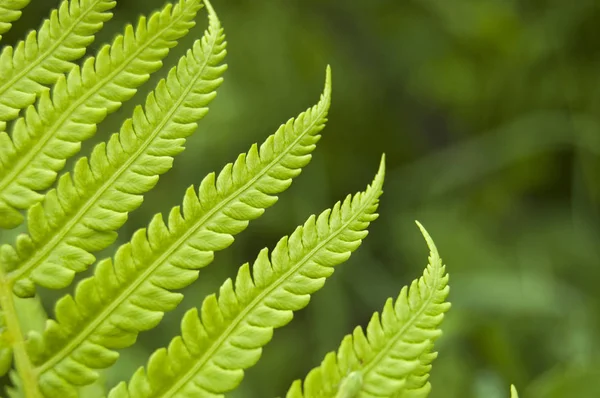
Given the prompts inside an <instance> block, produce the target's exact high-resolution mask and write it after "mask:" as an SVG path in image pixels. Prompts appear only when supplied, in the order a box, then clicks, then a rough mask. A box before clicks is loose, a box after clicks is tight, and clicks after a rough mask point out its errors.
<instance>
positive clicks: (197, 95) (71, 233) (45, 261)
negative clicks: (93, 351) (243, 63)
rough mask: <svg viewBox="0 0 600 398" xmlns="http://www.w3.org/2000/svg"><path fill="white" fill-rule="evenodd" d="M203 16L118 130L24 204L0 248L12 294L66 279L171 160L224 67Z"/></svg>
mask: <svg viewBox="0 0 600 398" xmlns="http://www.w3.org/2000/svg"><path fill="white" fill-rule="evenodd" d="M210 20H211V22H210V25H209V28H208V31H207V32H206V34H205V36H204V38H203V39H202V40H198V41H196V42H195V44H194V45H193V48H192V50H190V51H188V53H187V55H185V56H183V57H182V58H181V59H180V61H179V64H178V66H177V67H175V68H173V69H171V71H170V72H169V75H168V77H167V79H165V80H162V81H160V82H159V84H158V86H157V89H156V90H155V91H154V92H152V93H150V94H149V96H148V98H147V100H146V106H145V111H144V110H143V108H142V107H140V106H138V107H137V108H136V109H135V111H134V114H133V118H131V119H128V120H126V121H125V122H124V124H123V126H122V127H121V130H120V133H119V134H113V136H112V137H111V138H110V139H109V140H108V142H106V143H101V144H98V145H97V146H96V147H95V148H94V150H93V151H92V154H91V156H90V157H89V159H88V158H87V157H84V158H81V159H79V160H78V161H77V163H76V164H75V168H74V172H73V173H72V174H71V173H67V174H64V175H63V176H61V178H60V180H59V182H58V186H57V188H56V189H53V190H51V191H50V192H49V193H48V194H47V195H46V196H45V198H44V201H43V202H41V203H37V204H36V205H34V206H33V207H32V208H31V209H30V210H29V216H28V221H29V234H28V235H27V234H22V235H20V236H19V237H18V238H17V242H16V245H15V246H14V247H12V246H9V245H4V246H3V247H1V248H0V261H2V262H4V264H5V265H6V268H7V269H10V270H12V272H11V273H10V274H9V278H10V279H11V280H13V281H15V293H16V294H17V295H19V296H30V295H32V294H33V293H34V286H35V284H39V285H42V286H44V287H48V288H54V289H57V288H62V287H66V286H68V285H69V284H70V283H71V281H72V279H73V276H74V275H75V273H76V272H81V271H83V270H85V269H87V267H88V266H89V265H91V264H92V263H93V262H94V260H95V257H94V256H93V255H92V254H91V253H92V252H95V251H98V250H101V249H103V248H105V247H107V246H108V245H109V244H111V243H112V242H113V241H114V240H115V239H116V236H117V234H116V232H115V231H116V230H117V229H118V228H119V227H121V225H122V224H123V223H124V222H125V221H126V219H127V214H128V212H130V211H132V210H134V209H136V208H137V207H138V206H139V205H140V204H141V202H142V200H143V196H142V194H143V193H145V192H147V191H148V190H150V189H151V188H152V187H154V185H155V184H156V182H157V181H158V178H159V175H161V174H163V173H165V172H166V171H168V170H169V169H170V168H171V167H172V164H173V157H174V156H175V155H177V154H179V153H180V152H181V151H183V149H184V146H183V145H184V143H185V137H187V136H189V135H190V134H192V133H193V132H194V131H195V130H196V128H197V124H196V122H197V121H198V120H199V119H201V118H203V117H204V115H206V113H207V111H208V109H207V108H206V106H207V105H208V103H209V102H210V101H212V99H213V98H214V97H215V95H216V93H215V90H216V88H217V87H218V86H219V85H220V84H221V82H222V78H221V75H222V74H223V72H224V71H225V69H226V66H225V65H220V63H221V62H222V61H223V59H224V57H225V54H226V51H225V45H226V43H225V41H224V35H223V31H222V29H221V26H220V23H219V21H218V19H217V18H216V15H214V14H211V17H210Z"/></svg>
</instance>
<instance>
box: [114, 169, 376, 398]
mask: <svg viewBox="0 0 600 398" xmlns="http://www.w3.org/2000/svg"><path fill="white" fill-rule="evenodd" d="M383 179H384V161H383V158H382V161H381V165H380V167H379V171H378V173H377V175H376V177H375V179H374V181H373V183H372V184H371V185H370V186H369V187H367V189H366V191H365V192H360V193H358V194H356V195H355V196H354V197H352V196H350V195H348V197H347V198H346V199H345V200H344V202H343V203H340V202H338V203H336V204H335V206H334V207H333V209H329V210H326V211H324V212H323V213H321V214H320V215H319V216H318V217H315V216H314V215H313V216H311V217H310V218H309V219H308V220H307V221H306V222H305V223H304V225H303V226H300V227H298V228H297V229H296V230H295V231H294V233H293V234H292V235H291V236H290V237H289V238H288V237H287V236H286V237H284V238H282V239H281V240H280V241H279V242H278V244H277V246H276V247H275V249H274V250H273V252H272V253H271V258H270V259H269V254H268V249H263V250H262V251H261V252H260V254H259V255H258V258H257V259H256V260H255V262H254V265H253V266H252V272H251V271H250V266H249V264H248V263H246V264H244V265H242V266H241V268H240V269H239V271H238V274H237V277H236V280H235V282H233V281H232V280H231V278H229V279H227V280H226V281H225V283H224V284H223V285H222V286H221V289H220V291H219V298H218V299H217V296H216V295H215V294H212V295H210V296H208V297H206V299H205V300H204V302H203V303H202V307H201V310H200V313H201V315H202V319H200V318H199V316H198V310H197V309H196V308H194V309H192V310H190V311H188V312H187V313H186V314H185V315H184V317H183V320H182V322H181V329H182V334H181V336H178V337H175V338H174V339H173V340H172V341H171V343H170V344H169V348H168V349H165V348H161V349H159V350H158V351H156V352H155V353H154V354H153V355H152V356H151V357H150V359H149V361H148V365H147V372H146V371H145V370H144V368H140V369H138V371H137V372H136V373H135V374H134V375H133V377H132V378H131V380H130V382H129V386H127V384H126V383H121V384H119V385H118V386H117V387H115V388H114V389H113V390H112V391H111V392H110V393H109V398H126V397H127V398H142V397H144V398H150V397H173V396H178V397H179V396H195V397H209V396H210V397H222V396H223V395H222V394H223V393H225V392H227V391H230V390H232V389H234V388H235V387H236V386H237V385H238V384H239V383H240V382H241V380H242V378H243V376H244V369H247V368H249V367H251V366H253V365H254V364H255V363H256V362H257V361H258V359H259V358H260V356H261V353H262V347H263V346H264V345H266V344H267V343H268V342H269V341H270V340H271V337H272V335H273V329H275V328H278V327H282V326H284V325H286V324H287V323H288V322H290V321H291V320H292V318H293V311H297V310H299V309H301V308H304V307H305V306H306V305H307V304H308V302H309V300H310V295H311V294H312V293H314V292H316V291H317V290H319V289H320V288H321V287H323V285H324V284H325V279H326V278H327V277H329V276H330V275H331V274H332V273H333V271H334V268H333V267H335V266H336V265H338V264H340V263H342V262H344V261H346V260H347V259H348V258H349V257H350V254H351V253H352V252H353V251H354V250H356V249H357V248H358V246H360V244H361V242H362V239H364V238H365V237H366V235H367V231H366V229H367V227H368V226H369V224H370V223H371V222H372V221H373V220H375V219H376V218H377V214H376V211H377V207H378V202H379V199H378V198H379V196H380V195H381V193H382V190H381V188H382V184H383ZM234 286H235V288H234Z"/></svg>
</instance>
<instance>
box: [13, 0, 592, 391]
mask: <svg viewBox="0 0 600 398" xmlns="http://www.w3.org/2000/svg"><path fill="white" fill-rule="evenodd" d="M57 4H58V1H56V0H33V1H32V4H30V5H29V6H28V7H27V8H26V9H25V12H24V16H23V18H22V19H21V20H20V21H18V22H17V23H16V24H15V27H14V29H13V30H11V31H10V32H9V34H7V35H6V40H7V42H9V43H14V42H16V41H17V40H18V39H20V38H21V37H22V36H23V34H24V33H25V32H26V31H27V29H29V28H31V27H34V26H35V27H37V26H39V24H40V23H41V21H42V19H43V18H44V17H45V16H47V15H48V10H49V9H50V8H52V7H56V6H57ZM163 5H164V1H163V0H119V1H118V5H117V8H116V10H115V17H114V18H113V19H112V20H111V21H110V22H108V23H107V24H106V27H105V29H104V30H103V31H102V33H101V34H100V35H99V36H98V37H97V40H96V41H95V42H94V44H93V45H92V46H91V49H90V54H93V53H94V52H95V51H96V50H97V49H98V48H99V47H100V45H101V44H102V43H105V42H107V41H109V40H111V39H112V37H114V35H115V34H117V33H119V32H121V31H122V29H123V26H124V25H125V24H126V23H127V22H136V21H137V18H138V17H139V15H141V14H145V15H148V14H149V13H150V12H151V11H154V10H156V9H158V8H159V7H162V6H163ZM213 5H214V7H215V8H216V10H217V13H218V14H219V16H220V18H221V21H222V23H223V25H224V27H225V31H226V33H227V38H228V58H227V63H228V65H229V69H228V71H227V72H226V74H225V82H224V84H223V85H222V87H221V88H220V89H219V94H218V97H217V99H216V100H215V101H214V102H213V105H212V106H211V108H210V109H211V110H210V112H209V114H208V116H207V117H206V118H205V119H204V120H203V121H202V122H201V123H200V127H199V130H198V132H197V133H196V134H195V135H194V136H192V137H191V138H190V139H189V141H188V144H187V150H186V151H185V152H184V153H183V154H182V155H180V156H179V157H178V158H177V159H176V161H175V167H174V169H173V170H171V171H170V172H169V173H168V174H166V175H165V176H163V177H161V179H160V182H159V184H158V186H157V188H156V189H155V190H153V191H152V192H151V193H149V194H148V195H146V199H145V201H144V204H143V205H142V207H141V208H140V209H139V210H137V211H135V212H133V213H132V214H131V215H130V219H129V221H128V223H127V224H126V225H125V227H124V228H123V229H122V230H121V233H120V238H119V242H117V243H118V244H121V243H124V242H125V241H127V240H128V239H129V238H130V236H131V234H132V233H133V232H134V231H135V230H136V229H137V228H140V227H143V226H145V225H146V223H147V222H148V221H149V220H150V217H151V216H152V215H153V214H155V213H156V212H163V213H167V212H168V210H169V209H170V208H171V207H172V206H174V205H177V204H179V203H180V201H181V198H182V196H183V193H184V191H185V188H187V187H188V186H189V185H190V184H195V185H196V186H197V184H198V183H199V182H200V181H201V179H202V178H203V177H204V175H206V174H207V173H208V172H210V171H213V170H220V168H221V167H222V166H224V165H225V163H227V162H230V161H233V160H235V157H236V156H237V154H238V153H240V152H244V151H246V150H247V149H248V148H249V147H250V145H251V144H252V143H254V142H262V140H264V139H265V138H266V137H267V136H268V135H269V134H271V133H273V132H274V131H275V130H276V128H277V127H278V126H279V125H280V124H281V123H283V122H285V121H286V120H287V119H288V118H290V117H292V116H295V115H296V114H298V113H299V112H300V111H303V110H304V109H306V108H307V107H309V106H311V105H312V104H314V103H315V102H316V101H317V100H318V95H319V94H320V92H321V90H322V85H323V79H324V74H325V66H326V65H327V64H331V66H332V70H333V103H332V108H331V112H330V116H329V122H328V126H327V127H326V129H325V130H324V132H323V138H322V140H321V141H320V143H319V145H318V147H317V150H316V151H315V154H314V156H313V160H312V162H311V164H310V165H309V166H308V167H307V168H306V169H305V170H304V171H303V173H302V175H301V176H300V177H299V178H298V179H297V180H296V182H295V183H294V184H293V185H292V187H291V188H290V189H289V190H288V191H286V192H285V193H284V194H283V195H281V196H280V201H279V202H278V203H277V204H276V205H275V206H274V207H273V208H271V209H270V210H268V211H267V212H266V214H265V215H264V216H263V217H262V218H260V219H259V220H258V221H256V222H253V223H251V224H250V227H249V228H248V230H247V231H246V232H244V233H243V234H242V235H240V236H239V238H237V239H236V242H235V243H234V244H233V246H232V247H231V248H230V249H228V250H226V251H223V252H220V253H218V254H217V255H216V260H215V263H214V264H213V265H211V266H210V267H208V268H206V269H205V270H203V271H202V272H201V274H200V279H199V281H198V282H197V283H196V284H194V285H193V286H191V287H190V288H188V289H186V291H185V294H186V298H185V300H184V302H183V303H182V304H181V305H180V306H179V307H178V309H177V310H176V311H174V312H173V313H169V314H167V315H166V316H165V318H164V321H163V322H162V323H161V324H160V326H159V327H158V328H157V329H155V330H153V331H152V332H148V333H143V334H141V336H140V338H139V344H138V345H136V346H135V347H132V348H131V349H127V350H125V351H123V354H122V357H121V358H120V359H119V361H118V362H117V364H116V365H115V367H114V368H113V369H111V370H110V371H109V372H107V373H106V378H107V383H108V385H110V386H112V385H114V384H115V382H116V381H117V380H120V379H122V378H124V377H126V375H128V374H130V373H131V372H132V371H133V369H135V368H136V367H137V366H140V365H142V364H144V362H145V359H146V358H147V356H148V355H149V354H150V353H151V352H152V350H153V349H155V348H157V347H160V346H163V345H165V344H166V343H167V342H168V341H169V340H170V338H172V337H173V336H174V335H176V334H178V330H179V319H180V317H181V315H182V314H183V312H184V311H185V310H186V309H188V308H189V307H191V306H194V305H198V304H200V303H201V301H202V299H203V297H204V296H205V295H207V294H210V293H212V292H213V291H215V290H216V289H217V288H218V286H219V285H220V284H221V283H222V281H223V280H224V279H225V278H227V277H228V276H234V275H235V272H236V269H237V268H238V267H239V266H240V265H241V264H242V263H244V262H246V261H251V260H253V259H254V258H255V256H256V255H257V253H258V251H259V250H260V249H261V248H263V247H265V246H268V247H273V245H274V244H275V243H276V241H277V240H278V239H279V238H280V237H281V236H283V235H286V234H289V233H291V232H292V231H293V230H294V228H295V227H296V225H298V224H300V223H302V222H304V220H305V219H306V218H307V217H308V216H309V215H310V214H313V213H318V212H320V211H322V210H323V209H326V208H328V207H331V206H332V205H333V203H334V202H335V201H337V200H340V199H342V198H343V197H344V196H345V195H346V194H348V193H354V192H356V191H358V190H362V189H363V188H364V187H365V186H366V184H367V183H368V182H370V181H371V178H372V176H373V175H374V173H375V172H376V169H377V165H378V162H379V157H380V156H381V153H382V152H385V153H386V155H387V168H388V172H387V179H386V183H385V186H384V189H385V193H384V195H383V197H382V200H381V207H380V214H381V217H380V218H379V219H378V220H377V221H376V222H375V223H373V224H372V227H371V228H370V230H371V233H370V235H369V237H368V238H367V239H366V240H365V242H364V243H363V245H362V246H361V248H360V249H359V250H358V251H357V252H356V253H355V254H354V255H353V256H352V257H351V259H350V260H349V261H348V262H347V263H345V264H344V265H343V266H341V267H339V268H338V269H337V271H336V273H335V274H334V275H333V277H332V278H331V279H330V280H329V281H328V282H327V284H326V286H325V288H324V289H323V290H322V291H320V292H318V293H317V294H316V295H315V296H314V298H313V299H312V301H311V304H310V305H309V306H308V307H307V308H306V309H304V310H302V311H299V312H298V313H297V314H296V316H295V319H294V321H293V322H292V323H291V324H289V325H288V326H286V327H284V328H282V329H279V330H276V332H275V336H274V339H273V341H272V342H271V343H270V344H269V345H268V346H267V347H266V349H265V350H264V354H263V357H262V359H261V361H260V362H259V363H258V365H257V366H255V367H254V368H252V369H250V370H249V371H248V372H247V375H246V378H245V379H244V381H243V383H242V384H241V386H240V388H239V389H238V390H237V391H235V392H234V393H231V394H228V396H231V397H257V398H258V397H260V398H264V397H267V398H268V397H275V396H277V395H280V396H281V395H284V394H285V391H286V390H287V387H288V386H289V384H290V383H291V382H292V381H293V380H294V379H296V378H301V377H304V375H305V374H306V373H307V372H308V370H310V369H311V368H313V367H315V366H317V365H318V364H319V363H320V360H321V358H322V357H323V356H324V355H325V353H327V352H329V351H331V350H334V349H336V348H337V346H338V344H339V342H340V341H341V339H342V337H343V336H344V335H345V334H347V333H349V332H350V331H351V330H352V328H353V327H354V326H355V325H366V323H367V322H368V320H369V318H370V316H371V314H372V312H373V311H376V310H377V311H378V310H380V308H381V307H382V306H383V303H384V301H385V299H386V298H387V297H390V296H396V295H397V294H398V292H399V291H400V289H401V287H402V286H403V285H405V284H408V283H410V282H411V281H412V280H413V279H414V278H416V277H418V276H420V274H421V272H422V269H423V267H424V266H425V264H426V258H427V249H426V246H425V243H424V241H423V240H422V238H421V236H420V234H419V232H418V229H417V228H416V226H415V224H414V220H415V219H418V220H419V221H421V222H422V223H423V224H424V225H425V227H426V228H427V229H428V231H429V232H430V233H431V235H432V236H433V238H434V239H435V241H436V243H437V246H438V248H439V250H440V252H441V254H442V257H443V258H444V260H445V262H446V263H447V265H448V270H449V273H450V284H451V294H450V301H451V302H452V304H453V306H452V309H451V311H450V312H449V313H448V315H447V317H446V319H445V321H444V324H443V329H444V335H443V337H442V338H441V339H440V340H439V341H438V343H437V345H436V347H437V349H438V351H439V357H438V359H437V360H436V361H435V362H434V366H433V371H432V373H431V382H432V384H433V391H432V393H431V395H430V396H431V398H442V397H444V398H453V397H456V398H458V397H461V398H471V397H472V398H495V397H498V398H500V397H508V387H509V384H510V383H514V384H515V385H516V386H517V387H518V388H519V390H520V392H521V395H522V396H523V397H525V398H542V397H544V398H545V397H548V398H550V397H552V398H555V397H598V396H600V377H599V376H600V359H599V358H600V356H599V354H600V338H599V337H600V333H599V328H600V324H599V320H600V318H599V316H598V314H599V312H600V292H599V289H600V256H599V254H600V253H599V246H598V242H599V238H600V213H599V210H600V207H599V204H600V178H599V177H600V162H599V157H598V155H600V41H599V40H598V39H597V38H598V37H600V3H598V2H597V1H596V0H576V1H564V0H527V1H516V0H454V1H450V0H406V1H399V0H396V1H393V0H370V1H356V0H352V1H350V0H346V1H343V0H338V1H334V0H320V1H316V0H263V1H249V0H227V1H225V0H214V1H213ZM205 26H206V12H205V10H202V11H201V12H200V14H199V17H198V24H197V26H196V28H194V30H193V31H192V32H191V34H190V35H189V36H188V37H187V38H186V39H185V40H182V41H181V42H180V44H179V45H178V46H177V47H176V48H175V49H174V50H172V52H171V54H170V56H169V58H168V60H167V62H166V65H168V67H170V66H172V65H174V63H175V62H176V60H177V58H178V57H179V56H180V55H182V54H183V52H184V51H185V50H186V48H188V47H189V46H190V45H191V43H192V41H193V40H195V39H196V38H198V37H200V35H201V33H202V31H203V29H204V28H205ZM168 67H163V68H162V69H161V70H160V71H159V72H158V73H156V74H155V75H154V76H153V77H152V78H151V80H150V82H148V83H147V84H145V85H144V86H143V88H142V90H140V92H139V93H138V95H136V97H135V98H134V100H132V101H130V102H128V103H127V105H126V106H124V107H123V108H122V110H120V111H119V112H117V114H115V115H111V116H110V117H109V118H108V119H107V120H106V122H104V123H103V124H102V125H101V126H100V128H99V133H98V134H97V137H96V138H95V140H92V141H91V142H89V143H86V145H84V148H83V149H82V152H81V154H82V155H84V154H87V153H89V151H90V149H91V147H92V145H93V144H94V143H95V142H98V140H105V139H106V138H107V137H108V136H109V135H110V134H111V133H113V132H115V131H117V130H118V128H119V126H120V123H121V121H122V120H124V119H125V118H126V117H128V116H129V114H130V113H131V110H132V109H133V106H134V105H135V104H137V103H139V102H140V101H142V100H143V99H144V97H145V95H146V93H147V91H148V90H149V89H151V88H152V87H153V86H154V83H156V81H157V80H158V79H159V78H161V77H163V76H165V74H166V72H167V70H168ZM66 170H68V168H67V169H66ZM16 232H18V231H11V233H16ZM3 238H4V237H3ZM3 240H5V239H3ZM115 247H116V246H113V247H112V248H111V249H110V250H107V251H105V252H104V253H103V254H105V255H108V254H110V253H111V252H112V250H114V248H115ZM99 257H102V256H99ZM43 293H44V297H45V298H46V300H47V301H46V302H47V303H49V302H51V298H53V297H57V296H56V293H54V294H53V293H48V292H43ZM49 309H50V307H49Z"/></svg>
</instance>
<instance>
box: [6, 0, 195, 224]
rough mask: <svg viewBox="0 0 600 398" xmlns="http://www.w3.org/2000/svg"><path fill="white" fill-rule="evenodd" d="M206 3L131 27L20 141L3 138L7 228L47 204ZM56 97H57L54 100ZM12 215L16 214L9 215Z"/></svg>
mask: <svg viewBox="0 0 600 398" xmlns="http://www.w3.org/2000/svg"><path fill="white" fill-rule="evenodd" d="M200 7H201V3H200V0H180V1H179V3H178V4H177V5H175V7H173V6H172V4H167V5H166V6H165V7H164V8H163V9H162V11H157V12H156V13H154V14H153V15H152V16H151V17H150V18H149V19H148V20H146V18H145V17H141V18H140V20H139V23H138V26H137V28H136V29H135V32H134V29H133V27H132V26H131V25H128V26H127V27H126V29H125V32H124V35H119V36H117V38H116V39H115V40H114V42H113V44H112V46H109V45H106V46H104V47H103V48H102V49H101V50H100V52H99V53H98V55H97V57H96V58H94V57H90V58H88V59H87V60H86V61H85V63H84V64H83V67H82V69H80V68H79V67H78V66H75V67H74V68H73V69H72V70H71V72H70V73H69V75H68V76H65V75H62V76H60V77H59V79H58V81H57V83H56V85H55V86H54V88H53V90H52V93H51V94H50V93H49V92H48V91H44V92H43V93H42V94H41V98H40V100H39V103H38V105H37V107H35V108H34V107H33V106H31V107H29V109H28V110H27V113H26V114H25V116H24V117H21V118H19V119H18V120H17V122H16V123H15V125H14V129H13V132H12V140H11V139H10V138H9V137H8V136H7V135H6V133H0V143H1V144H2V145H0V209H3V211H2V213H3V214H4V215H5V216H4V217H2V218H0V227H4V228H13V227H16V226H17V225H19V224H20V223H21V222H22V220H23V217H22V215H21V213H20V211H19V209H28V208H29V207H30V206H32V205H33V204H35V203H37V202H39V201H40V200H41V199H42V198H43V196H42V195H41V194H39V193H38V192H36V191H42V190H45V189H47V188H48V187H50V186H51V185H52V183H53V182H54V181H55V179H56V175H57V172H58V171H59V170H61V169H62V168H63V167H64V165H65V161H66V159H68V158H69V157H71V156H73V155H75V154H76V153H77V152H78V151H79V149H80V147H81V141H83V140H86V139H88V138H90V137H91V136H93V135H94V134H95V132H96V124H98V123H100V122H101V121H102V120H103V119H104V118H105V117H106V116H107V115H108V114H109V113H112V112H114V111H116V110H117V109H119V108H120V106H121V104H122V103H123V102H125V101H127V100H128V99H129V98H131V97H132V96H133V95H134V94H135V92H136V88H137V87H139V86H140V85H141V84H142V83H144V82H146V81H147V80H148V78H149V76H150V74H151V73H153V72H155V71H156V70H158V69H159V68H160V67H161V66H162V61H161V60H162V59H163V58H165V57H166V56H167V54H168V53H169V49H170V48H171V47H173V46H175V44H176V43H177V40H178V39H179V38H181V37H183V36H185V35H186V34H187V32H188V31H189V29H190V28H191V27H192V26H193V25H194V18H195V16H196V13H197V11H198V10H199V9H200ZM51 96H52V97H51ZM9 213H11V214H9Z"/></svg>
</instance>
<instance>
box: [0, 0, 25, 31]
mask: <svg viewBox="0 0 600 398" xmlns="http://www.w3.org/2000/svg"><path fill="white" fill-rule="evenodd" d="M30 1H31V0H0V40H2V35H3V34H5V33H6V32H8V31H9V30H10V28H11V27H12V22H14V21H16V20H17V19H19V18H20V17H21V10H22V9H23V8H25V6H26V5H27V4H29V2H30Z"/></svg>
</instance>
